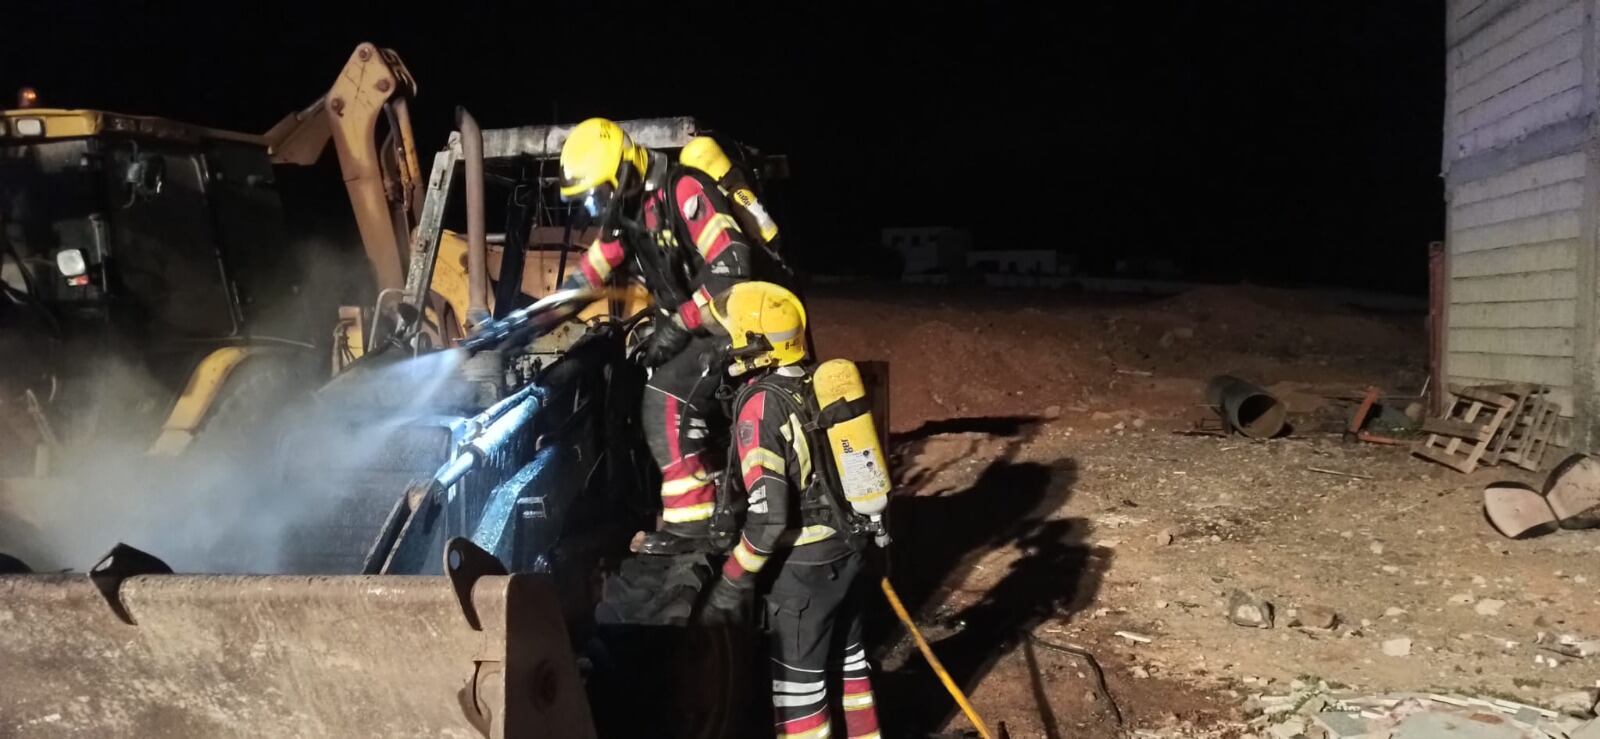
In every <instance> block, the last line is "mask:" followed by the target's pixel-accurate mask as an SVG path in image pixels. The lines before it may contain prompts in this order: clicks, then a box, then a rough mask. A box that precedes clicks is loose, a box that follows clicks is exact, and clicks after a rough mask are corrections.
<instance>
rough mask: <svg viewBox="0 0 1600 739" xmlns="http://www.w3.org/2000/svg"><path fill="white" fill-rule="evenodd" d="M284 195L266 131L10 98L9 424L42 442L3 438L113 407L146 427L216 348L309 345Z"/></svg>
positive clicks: (236, 352) (3, 239) (1, 119)
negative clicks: (13, 105) (13, 102)
mask: <svg viewBox="0 0 1600 739" xmlns="http://www.w3.org/2000/svg"><path fill="white" fill-rule="evenodd" d="M282 210H283V209H282V206H281V203H280V201H279V198H278V194H277V193H276V192H275V191H274V190H273V172H272V165H271V162H270V161H269V159H268V155H267V149H266V146H265V143H264V142H263V140H262V139H261V138H260V137H257V136H251V135H247V134H239V133H233V132H228V131H219V130H215V129H208V128H203V127H199V126H192V125H188V124H183V123H178V122H174V121H168V120H164V119H159V118H147V117H136V116H126V115H119V114H115V113H106V112H101V111H93V110H63V109H46V108H22V109H17V110H5V111H0V344H4V345H3V346H0V356H4V357H5V358H6V363H5V364H6V370H5V372H4V373H0V409H3V410H4V411H5V412H4V416H5V419H6V420H5V421H4V422H0V435H3V434H6V433H10V434H13V435H17V436H20V437H21V441H24V442H29V441H31V442H33V443H24V444H15V443H12V444H0V446H10V447H12V448H26V449H28V450H30V452H31V450H32V449H33V448H34V446H35V445H37V444H49V445H56V444H61V443H68V442H70V441H72V440H73V439H74V438H75V437H76V436H81V435H88V434H92V433H95V432H96V429H97V428H98V430H99V432H101V433H103V431H104V428H103V427H104V423H103V422H104V421H105V420H106V419H105V418H103V416H104V415H105V414H107V413H112V414H117V415H118V416H119V418H117V419H116V420H117V423H118V424H119V425H118V428H119V429H123V430H128V431H129V432H130V434H129V435H130V436H131V437H133V438H131V439H129V440H130V441H139V442H141V443H146V444H148V443H151V442H153V441H154V440H155V438H156V437H157V436H158V435H159V433H160V431H161V430H162V427H163V424H164V421H165V420H167V418H168V414H169V412H171V411H172V410H173V404H174V403H175V402H176V401H177V399H178V398H179V396H180V395H181V394H183V393H184V391H185V389H186V386H188V385H189V384H190V379H191V376H192V375H194V374H195V372H196V369H197V367H199V366H200V364H201V363H202V362H203V361H204V360H206V359H207V358H208V357H210V356H211V355H213V354H214V353H215V352H217V351H219V350H222V349H224V348H232V349H233V352H232V355H233V356H236V357H241V358H242V356H243V355H244V353H245V351H244V350H245V348H246V347H247V346H250V345H257V344H263V343H265V344H270V345H274V346H280V347H295V346H298V345H305V346H306V347H307V348H309V345H310V342H311V340H312V336H311V335H310V332H308V331H306V330H305V327H306V326H308V325H309V322H308V321H306V320H304V316H303V315H300V314H298V313H297V311H300V310H303V306H302V305H301V303H300V301H297V300H291V298H293V297H294V296H295V293H297V292H298V288H297V285H298V279H297V267H298V265H297V264H296V263H295V261H296V260H295V259H294V255H293V253H292V252H291V251H290V250H289V249H288V248H287V243H286V242H287V239H286V237H285V233H284V220H283V212H282ZM213 361H215V360H213ZM223 374H224V375H226V374H227V373H223ZM152 398H156V399H160V400H152ZM13 407H15V408H25V409H27V410H28V412H27V413H25V414H22V413H17V414H13V413H11V412H10V409H11V408H13ZM19 417H20V419H21V420H20V421H19V420H18V419H19ZM191 430H192V429H191ZM8 441H9V440H8ZM29 456H31V454H30V455H29ZM0 464H3V462H0ZM16 472H17V471H16V470H12V469H7V470H0V475H6V474H14V473H16Z"/></svg>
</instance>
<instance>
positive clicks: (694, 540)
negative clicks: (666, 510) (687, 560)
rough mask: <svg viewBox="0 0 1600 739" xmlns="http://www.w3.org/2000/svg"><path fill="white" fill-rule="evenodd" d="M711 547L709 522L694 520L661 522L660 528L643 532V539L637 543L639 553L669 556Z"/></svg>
mask: <svg viewBox="0 0 1600 739" xmlns="http://www.w3.org/2000/svg"><path fill="white" fill-rule="evenodd" d="M713 548H714V547H713V546H712V542H711V524H710V522H707V521H695V522H693V523H668V524H662V525H661V528H659V529H656V530H655V531H652V532H650V533H648V534H645V537H644V541H642V542H640V544H639V553H640V554H652V555H658V556H671V555H674V554H693V553H696V552H710V551H712V549H713Z"/></svg>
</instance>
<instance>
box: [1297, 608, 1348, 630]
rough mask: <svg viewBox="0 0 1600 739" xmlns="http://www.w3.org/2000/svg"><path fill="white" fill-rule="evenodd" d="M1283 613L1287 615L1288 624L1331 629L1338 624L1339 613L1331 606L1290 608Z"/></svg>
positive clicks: (1307, 627)
mask: <svg viewBox="0 0 1600 739" xmlns="http://www.w3.org/2000/svg"><path fill="white" fill-rule="evenodd" d="M1285 615H1287V616H1288V625H1289V626H1298V627H1300V628H1303V629H1313V630H1316V631H1332V630H1333V627H1335V626H1338V625H1339V614H1337V613H1335V612H1334V610H1333V609H1332V608H1327V607H1325V606H1304V607H1301V608H1291V609H1289V612H1288V613H1287V614H1285Z"/></svg>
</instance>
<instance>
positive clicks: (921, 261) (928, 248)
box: [881, 226, 972, 275]
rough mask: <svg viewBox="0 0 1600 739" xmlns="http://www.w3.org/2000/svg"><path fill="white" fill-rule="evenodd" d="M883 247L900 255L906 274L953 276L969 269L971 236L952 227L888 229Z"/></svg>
mask: <svg viewBox="0 0 1600 739" xmlns="http://www.w3.org/2000/svg"><path fill="white" fill-rule="evenodd" d="M881 238H882V241H881V243H882V245H883V247H884V248H885V249H889V250H891V251H893V252H895V253H897V254H899V255H900V259H901V263H902V264H903V265H904V268H903V269H902V270H901V272H902V274H905V275H930V274H945V275H953V274H956V273H958V272H960V271H962V270H964V269H966V267H967V257H966V254H967V251H968V250H969V249H971V248H972V233H971V232H969V231H967V230H966V229H961V228H951V227H949V226H921V227H916V228H886V229H883V232H882V234H881Z"/></svg>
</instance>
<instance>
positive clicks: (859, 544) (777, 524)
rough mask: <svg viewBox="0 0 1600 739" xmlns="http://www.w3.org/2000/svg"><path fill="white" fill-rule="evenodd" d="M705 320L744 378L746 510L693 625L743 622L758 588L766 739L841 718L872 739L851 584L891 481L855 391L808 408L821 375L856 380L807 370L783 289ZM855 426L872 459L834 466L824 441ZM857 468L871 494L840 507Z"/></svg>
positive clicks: (874, 721)
mask: <svg viewBox="0 0 1600 739" xmlns="http://www.w3.org/2000/svg"><path fill="white" fill-rule="evenodd" d="M710 312H711V313H712V315H713V317H714V318H715V321H716V323H717V325H718V326H720V327H721V328H722V330H723V331H724V332H725V333H726V334H727V340H728V346H727V347H726V351H727V355H728V356H729V357H730V358H731V364H730V366H729V369H728V371H729V373H730V374H732V375H734V376H736V377H744V378H745V383H744V385H743V387H742V389H741V390H740V391H739V393H738V395H737V396H736V398H735V400H734V410H733V413H734V417H735V421H734V440H733V445H734V447H735V448H736V450H737V454H736V456H737V459H738V469H739V471H740V475H739V478H738V480H739V482H741V483H742V485H743V493H744V495H745V501H746V505H747V507H746V510H745V514H744V515H745V522H744V526H743V531H742V532H741V534H740V536H739V540H738V543H737V544H735V545H734V547H733V551H732V553H731V554H730V555H729V557H728V559H727V561H726V562H725V563H724V566H723V569H722V574H721V577H720V579H718V580H717V582H716V584H715V585H713V586H712V588H711V592H710V595H709V596H708V598H707V601H706V604H705V605H704V607H703V610H702V619H703V620H705V621H707V622H711V623H736V622H739V621H742V620H744V618H745V616H744V604H745V603H746V602H747V601H748V600H749V599H750V596H751V595H753V594H754V591H755V590H756V589H757V582H758V580H759V581H760V583H761V584H762V588H761V589H762V591H763V592H762V593H761V594H762V595H764V596H765V598H764V601H765V603H764V605H765V616H766V623H767V626H768V629H769V630H770V632H771V633H770V657H771V669H772V697H773V709H774V711H775V714H776V715H775V720H776V732H775V733H776V734H777V736H779V737H808V738H809V737H824V736H840V735H841V733H840V732H839V731H838V728H839V727H838V726H837V725H836V724H835V719H836V717H837V716H842V717H843V723H844V726H843V729H844V731H843V733H842V735H843V736H848V737H852V738H859V737H876V736H878V718H877V710H876V708H875V707H874V705H873V693H872V682H871V673H870V668H869V666H868V664H867V656H866V651H865V649H864V648H863V646H862V641H861V639H862V636H861V621H860V618H859V608H860V606H861V604H862V602H863V597H862V593H861V592H860V590H859V587H860V585H861V584H862V583H863V582H864V580H865V579H864V578H860V577H859V575H860V574H861V571H862V568H863V560H864V556H863V550H864V549H865V548H866V546H867V543H868V542H869V541H870V539H871V537H872V535H873V534H874V533H875V531H874V530H875V529H876V531H877V532H881V524H875V523H874V522H876V521H877V520H878V519H877V516H878V514H881V512H882V510H883V508H884V505H885V504H886V502H887V493H888V484H887V483H888V478H887V474H886V473H885V471H884V470H883V469H882V465H883V458H882V453H881V451H880V450H879V449H878V448H877V441H876V438H877V434H876V431H875V430H874V429H872V427H871V421H870V416H869V415H866V414H865V411H864V391H863V392H856V393H854V401H855V402H853V403H840V404H837V405H834V404H824V403H819V399H821V398H822V396H823V395H824V394H825V393H826V392H827V391H825V390H824V388H823V385H824V384H825V383H826V382H829V380H826V379H824V377H825V374H826V373H833V374H837V371H838V370H840V369H847V373H848V374H849V375H850V376H851V377H854V378H855V383H856V384H855V387H856V388H857V389H859V388H860V379H859V377H860V376H859V374H856V370H855V365H854V364H852V363H850V362H847V361H845V360H833V361H831V362H828V363H825V364H824V365H823V366H821V367H813V366H812V365H810V364H809V363H807V362H806V343H805V309H804V307H803V306H802V305H801V303H800V301H799V299H797V298H796V297H795V296H794V294H793V293H791V292H789V291H788V290H785V289H784V288H782V287H779V286H777V285H774V284H770V283H765V282H746V283H742V284H739V285H735V286H734V287H733V288H732V289H731V290H729V291H728V292H727V293H724V294H723V295H721V296H719V297H718V298H717V300H716V301H715V302H714V303H713V304H712V306H711V311H710ZM863 422H864V423H865V424H866V436H861V437H858V438H857V439H856V441H858V442H860V441H862V440H863V439H868V437H870V440H868V441H865V442H863V443H864V444H865V445H866V446H867V447H870V449H869V450H866V452H865V453H863V450H861V449H860V447H861V446H862V444H855V445H848V444H847V445H846V446H847V447H848V448H850V449H851V451H850V455H851V456H849V457H848V461H846V460H841V459H840V458H839V457H838V456H837V455H836V454H834V453H833V452H836V451H837V449H836V448H835V446H834V445H833V444H832V443H831V442H830V435H831V434H832V433H833V429H844V428H847V426H846V425H847V424H850V423H856V424H859V423H863ZM857 430H859V428H858V429H857ZM869 457H870V459H869ZM862 464H869V465H877V466H878V470H877V473H878V475H879V478H880V479H879V482H880V483H881V484H879V485H877V486H876V487H873V488H872V491H871V493H872V494H871V495H861V496H855V497H848V498H847V496H846V495H845V494H844V492H845V491H846V490H851V489H852V488H851V486H850V485H843V486H842V487H841V481H840V473H841V472H842V471H844V469H846V468H847V467H848V468H851V469H852V470H854V471H856V472H859V471H860V470H859V469H857V468H860V467H861V465H862ZM859 481H860V480H859V479H858V480H857V482H859ZM733 484H735V485H737V484H738V483H733ZM855 489H856V491H857V492H864V491H866V488H863V487H859V486H858V487H857V488H855ZM772 570H776V571H775V572H773V571H772ZM835 689H838V691H839V694H838V695H836V696H835V695H832V693H833V691H834V690H835ZM830 698H832V699H831V700H830Z"/></svg>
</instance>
